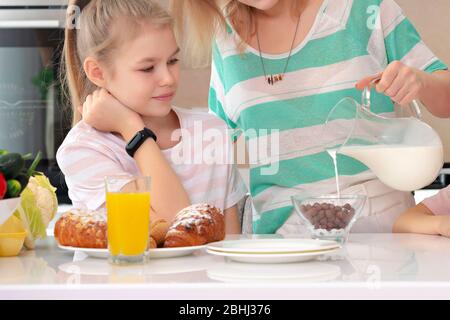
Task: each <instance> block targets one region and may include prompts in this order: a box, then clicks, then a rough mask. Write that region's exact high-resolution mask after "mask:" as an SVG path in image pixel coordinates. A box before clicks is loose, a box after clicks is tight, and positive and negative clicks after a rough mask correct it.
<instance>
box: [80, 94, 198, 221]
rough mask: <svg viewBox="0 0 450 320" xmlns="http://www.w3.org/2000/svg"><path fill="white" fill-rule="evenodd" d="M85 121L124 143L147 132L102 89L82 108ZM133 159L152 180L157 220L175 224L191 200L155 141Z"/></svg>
mask: <svg viewBox="0 0 450 320" xmlns="http://www.w3.org/2000/svg"><path fill="white" fill-rule="evenodd" d="M79 111H80V113H81V114H82V115H83V120H84V121H85V122H86V123H87V124H89V125H90V126H92V127H94V128H96V129H97V130H100V131H103V132H117V133H119V134H120V135H122V137H123V139H124V140H125V141H130V140H131V138H133V136H134V135H135V134H136V133H137V132H138V131H140V130H142V129H143V128H144V126H145V125H144V121H143V120H142V118H141V116H140V115H139V114H137V113H136V112H134V111H133V110H131V109H129V108H127V107H126V106H124V105H122V104H121V103H120V102H119V101H118V100H117V99H115V98H114V97H113V96H112V95H111V94H110V93H109V92H108V91H107V90H105V89H99V90H96V91H95V92H94V93H93V94H91V95H89V96H88V97H87V98H86V102H85V103H84V104H83V106H80V108H79ZM134 159H135V160H136V163H137V165H138V167H139V169H140V172H141V174H142V175H144V176H150V177H151V191H150V193H151V206H152V208H153V209H154V211H155V212H156V214H155V218H157V219H158V218H161V219H165V220H167V221H172V220H173V218H174V217H175V215H176V213H177V212H178V211H180V210H181V209H183V208H185V207H187V206H189V205H190V200H189V196H188V195H187V193H186V190H184V187H183V185H182V183H181V181H180V179H179V178H178V176H177V175H176V173H175V172H174V171H173V170H172V168H171V167H170V165H169V163H168V162H167V160H166V159H165V158H164V156H163V154H162V153H161V150H160V149H159V147H158V145H157V144H156V142H155V141H154V140H153V139H147V140H146V141H145V142H144V143H143V144H142V145H141V146H140V148H139V149H138V150H137V152H136V153H135V155H134Z"/></svg>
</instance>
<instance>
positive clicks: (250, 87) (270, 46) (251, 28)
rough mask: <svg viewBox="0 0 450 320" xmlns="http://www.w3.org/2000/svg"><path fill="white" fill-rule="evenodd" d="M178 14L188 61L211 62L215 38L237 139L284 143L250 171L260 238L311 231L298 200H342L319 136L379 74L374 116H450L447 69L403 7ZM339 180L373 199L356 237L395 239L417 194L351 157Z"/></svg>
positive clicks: (218, 99) (216, 107) (217, 69)
mask: <svg viewBox="0 0 450 320" xmlns="http://www.w3.org/2000/svg"><path fill="white" fill-rule="evenodd" d="M172 10H173V14H174V15H175V17H176V18H177V20H178V21H179V27H180V28H181V27H184V20H183V18H184V19H185V20H186V21H187V22H189V23H190V26H189V28H190V29H189V31H190V32H188V33H187V34H188V38H187V39H186V47H187V50H188V51H187V52H190V53H192V54H194V55H195V56H196V57H201V55H200V54H199V49H202V48H205V47H207V46H208V44H209V43H210V41H211V39H212V38H214V43H213V47H212V77H211V87H210V96H209V107H210V110H211V111H212V112H213V113H215V114H216V115H217V116H218V117H220V118H222V119H223V120H224V121H225V122H227V124H228V125H229V126H230V127H231V128H234V129H236V132H237V133H239V132H244V134H246V133H247V132H251V134H248V133H247V134H246V138H247V140H248V142H249V143H252V142H255V143H257V144H259V145H264V144H265V143H266V144H267V141H268V140H270V138H271V136H274V137H275V136H276V135H278V138H276V139H279V144H278V146H279V150H276V153H275V155H273V156H272V157H270V156H269V157H267V156H266V157H263V156H256V159H253V160H254V161H252V165H251V169H250V191H251V194H252V197H253V201H254V206H255V208H256V211H257V213H256V214H255V215H254V224H253V230H254V232H255V233H275V232H276V233H280V234H285V233H297V232H301V230H302V225H301V223H300V221H299V219H298V218H297V216H296V215H291V214H292V205H291V201H290V197H291V196H292V195H294V194H297V193H298V192H299V190H298V189H302V190H308V191H311V190H320V192H322V193H330V192H333V191H334V192H335V191H336V187H335V175H334V166H333V164H332V159H331V157H329V155H328V154H327V153H326V152H325V150H324V149H323V141H320V139H319V138H318V135H319V133H320V132H321V131H320V130H321V129H322V128H323V124H324V121H325V119H326V117H327V115H328V113H329V111H330V110H331V109H332V107H333V106H334V105H336V103H338V102H339V101H340V100H341V99H342V98H345V97H353V98H355V99H357V100H359V99H360V96H361V93H360V92H359V91H358V90H357V89H362V88H364V87H365V86H367V85H368V83H370V81H371V79H372V78H373V77H374V76H380V75H381V81H380V82H379V83H378V85H377V86H376V89H377V92H376V93H375V94H374V95H373V96H372V104H373V109H372V110H373V111H374V112H375V113H377V114H383V115H384V116H393V114H394V113H393V112H394V103H398V104H401V105H407V104H409V103H410V102H411V101H412V100H414V99H420V100H421V101H422V102H423V103H424V104H425V105H426V107H427V108H428V110H429V111H431V112H432V113H433V114H435V115H437V116H441V117H450V109H449V107H448V106H449V105H450V73H449V72H448V70H447V66H446V65H444V64H443V63H442V62H441V61H439V60H438V59H437V58H436V57H435V56H434V54H433V53H432V52H431V51H430V50H429V49H428V48H427V47H426V45H425V44H424V43H423V42H422V41H421V39H420V36H419V34H418V33H417V32H416V30H415V29H414V27H413V26H412V24H411V23H410V21H409V20H408V19H407V18H406V17H405V16H404V15H403V13H402V11H401V9H400V7H399V6H398V5H397V4H396V3H395V2H394V1H393V0H370V1H352V0H333V1H329V0H297V1H291V0H259V1H257V0H232V1H227V2H226V4H224V5H223V6H221V4H220V3H219V1H213V0H185V1H173V3H172ZM200 60H201V59H200ZM355 86H356V88H355ZM274 165H275V167H276V169H277V170H275V171H274V172H272V173H271V174H266V173H265V172H264V169H267V168H268V166H272V167H273V166H274ZM339 173H340V174H341V175H342V176H341V177H340V179H341V185H340V188H341V190H344V191H345V192H346V193H348V192H353V193H365V194H367V196H368V205H366V207H365V212H364V214H363V217H362V218H361V219H360V220H358V222H357V223H356V224H355V226H354V229H353V230H354V231H360V232H361V231H364V232H391V230H392V225H393V223H394V221H395V219H396V218H397V217H398V215H399V214H400V213H402V212H404V211H405V210H406V209H407V208H409V207H411V206H413V205H414V200H413V197H412V195H411V194H410V193H404V192H399V191H396V190H393V189H390V188H389V187H387V186H385V185H383V184H382V183H381V182H380V181H379V180H378V179H376V177H375V176H374V174H373V173H372V172H370V171H369V170H368V168H367V167H365V166H364V165H362V164H361V163H359V162H357V161H356V160H353V159H351V158H347V157H341V158H340V159H339Z"/></svg>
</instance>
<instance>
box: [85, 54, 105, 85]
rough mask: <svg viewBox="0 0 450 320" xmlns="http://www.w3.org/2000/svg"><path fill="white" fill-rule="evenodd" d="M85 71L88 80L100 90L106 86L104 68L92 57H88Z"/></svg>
mask: <svg viewBox="0 0 450 320" xmlns="http://www.w3.org/2000/svg"><path fill="white" fill-rule="evenodd" d="M83 69H84V72H85V73H86V76H87V77H88V79H89V80H90V81H91V82H92V83H93V84H95V85H96V86H97V87H99V88H104V87H105V84H106V79H105V73H104V71H103V68H102V66H101V65H100V63H99V62H98V61H97V59H94V58H92V57H87V58H86V60H84V63H83Z"/></svg>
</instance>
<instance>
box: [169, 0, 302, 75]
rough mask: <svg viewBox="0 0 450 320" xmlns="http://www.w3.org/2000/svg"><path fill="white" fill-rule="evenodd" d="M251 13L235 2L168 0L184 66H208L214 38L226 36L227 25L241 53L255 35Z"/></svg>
mask: <svg viewBox="0 0 450 320" xmlns="http://www.w3.org/2000/svg"><path fill="white" fill-rule="evenodd" d="M299 3H300V1H298V0H293V1H292V4H293V6H294V10H293V11H292V12H293V14H296V12H298V11H299ZM253 10H254V9H253V8H252V7H250V6H248V5H246V4H243V3H241V2H240V1H238V0H171V2H170V12H171V14H172V16H173V17H174V20H175V30H176V33H177V37H178V39H179V41H180V42H182V43H183V48H184V53H185V56H186V58H187V59H186V60H187V62H188V63H190V64H191V65H193V66H205V65H206V64H208V63H209V62H210V59H211V45H212V41H213V39H214V36H215V35H217V34H220V33H221V32H226V28H227V22H228V23H230V24H231V27H233V29H234V30H235V31H236V32H237V33H238V34H239V37H240V40H241V42H239V43H237V47H238V49H239V51H240V52H241V53H243V51H244V49H245V46H246V43H248V42H249V41H250V39H251V38H252V37H253V36H254V35H255V32H256V25H255V19H254V12H253ZM187 30H188V31H187Z"/></svg>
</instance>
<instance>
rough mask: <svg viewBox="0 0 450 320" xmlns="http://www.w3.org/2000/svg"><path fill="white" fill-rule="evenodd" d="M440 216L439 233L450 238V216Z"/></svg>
mask: <svg viewBox="0 0 450 320" xmlns="http://www.w3.org/2000/svg"><path fill="white" fill-rule="evenodd" d="M439 218H440V221H439V229H438V232H439V234H440V235H441V236H444V237H448V238H450V216H439Z"/></svg>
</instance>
